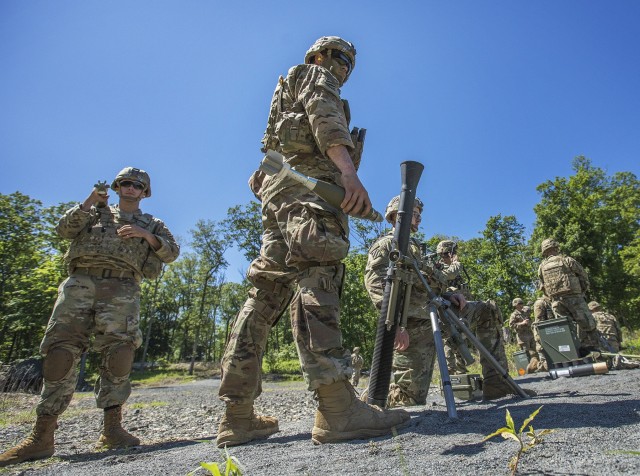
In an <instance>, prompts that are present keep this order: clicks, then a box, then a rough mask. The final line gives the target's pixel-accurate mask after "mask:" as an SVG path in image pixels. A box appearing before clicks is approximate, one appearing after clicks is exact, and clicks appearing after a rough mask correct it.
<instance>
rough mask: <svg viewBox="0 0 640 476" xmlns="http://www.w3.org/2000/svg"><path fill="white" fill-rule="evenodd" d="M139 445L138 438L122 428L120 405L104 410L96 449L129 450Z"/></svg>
mask: <svg viewBox="0 0 640 476" xmlns="http://www.w3.org/2000/svg"><path fill="white" fill-rule="evenodd" d="M139 444H140V439H139V438H136V437H135V436H133V435H132V434H131V433H129V432H128V431H127V430H125V429H124V428H122V405H116V406H113V407H109V408H105V409H104V425H103V428H102V433H101V434H100V438H98V442H97V443H96V448H97V449H106V448H129V447H131V446H138V445H139Z"/></svg>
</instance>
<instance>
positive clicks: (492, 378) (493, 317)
mask: <svg viewBox="0 0 640 476" xmlns="http://www.w3.org/2000/svg"><path fill="white" fill-rule="evenodd" d="M452 309H453V310H454V312H456V314H458V316H459V317H460V318H461V319H464V320H465V321H466V322H467V323H468V326H469V330H470V331H471V332H473V333H474V334H475V336H476V337H477V339H478V340H479V341H480V344H482V346H483V347H484V348H485V349H487V350H488V351H489V352H490V353H491V355H492V356H493V357H494V359H496V360H497V361H498V363H499V364H500V366H501V367H502V368H503V369H505V370H506V369H508V368H509V367H508V363H507V355H506V354H505V351H504V343H503V341H502V335H501V334H502V316H501V314H500V310H499V309H498V307H497V306H496V304H495V303H494V302H493V301H491V300H489V301H468V302H467V305H466V306H465V307H464V309H463V310H462V312H460V311H459V310H458V309H457V308H452ZM480 366H481V367H482V378H483V386H484V387H485V388H489V387H494V388H502V387H505V386H507V384H506V383H505V382H504V381H503V379H502V376H501V375H500V373H499V372H498V371H497V370H495V369H494V368H493V367H492V366H491V363H490V361H489V359H487V358H486V357H484V356H483V355H482V354H480ZM509 388H510V387H509Z"/></svg>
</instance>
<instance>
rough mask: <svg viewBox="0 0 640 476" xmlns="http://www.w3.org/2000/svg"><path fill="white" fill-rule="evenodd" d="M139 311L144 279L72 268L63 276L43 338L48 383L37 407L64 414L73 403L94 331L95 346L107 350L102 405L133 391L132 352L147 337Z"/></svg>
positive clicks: (116, 402) (97, 389)
mask: <svg viewBox="0 0 640 476" xmlns="http://www.w3.org/2000/svg"><path fill="white" fill-rule="evenodd" d="M139 315H140V284H139V283H138V282H137V281H136V280H135V279H129V278H125V279H120V278H98V277H94V276H86V275H75V274H72V275H71V276H70V277H69V278H67V279H66V280H64V281H63V282H62V284H61V285H60V287H59V288H58V300H57V301H56V304H55V306H54V308H53V313H52V314H51V318H50V319H49V323H48V325H47V330H46V332H45V335H44V338H43V340H42V343H41V344H40V352H41V353H42V354H43V355H44V356H45V358H44V365H43V367H44V371H43V374H44V386H43V388H42V393H41V395H40V402H39V403H38V406H37V408H36V413H37V414H38V415H60V414H61V413H62V412H64V411H65V409H66V408H67V407H68V406H69V402H70V401H71V397H72V396H73V393H74V391H75V387H76V381H77V378H78V375H77V372H78V362H79V361H80V356H81V355H82V353H83V352H85V351H86V350H88V349H89V346H90V339H91V337H92V336H93V343H92V344H91V348H92V350H94V351H96V352H100V353H102V363H101V365H100V376H99V379H98V381H97V383H96V386H95V396H96V403H97V406H98V408H107V407H110V406H113V405H121V404H123V403H124V402H125V401H126V400H127V398H129V395H130V394H131V384H130V383H129V373H130V372H131V364H132V362H133V353H134V350H135V349H136V348H138V347H140V344H141V343H142V333H141V332H140V329H139V325H138V321H139Z"/></svg>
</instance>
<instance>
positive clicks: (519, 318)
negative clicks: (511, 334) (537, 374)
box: [509, 309, 538, 359]
mask: <svg viewBox="0 0 640 476" xmlns="http://www.w3.org/2000/svg"><path fill="white" fill-rule="evenodd" d="M509 327H510V328H511V329H513V331H515V333H516V339H517V344H518V345H519V346H520V349H521V350H524V351H526V352H527V355H528V356H529V358H530V359H531V358H533V357H535V358H538V355H537V352H536V344H535V338H534V336H533V330H532V327H531V324H530V322H529V316H527V315H526V313H525V312H524V311H519V310H517V309H516V310H515V311H513V312H512V313H511V316H510V317H509Z"/></svg>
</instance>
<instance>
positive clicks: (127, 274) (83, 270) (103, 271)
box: [71, 268, 136, 279]
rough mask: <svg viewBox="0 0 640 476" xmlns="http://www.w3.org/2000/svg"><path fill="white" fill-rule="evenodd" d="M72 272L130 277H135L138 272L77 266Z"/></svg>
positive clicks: (108, 276)
mask: <svg viewBox="0 0 640 476" xmlns="http://www.w3.org/2000/svg"><path fill="white" fill-rule="evenodd" d="M71 274H86V275H88V276H96V277H98V278H129V279H134V278H135V277H136V274H135V273H134V272H133V271H121V270H119V269H109V268H75V269H74V270H73V272H72V273H71Z"/></svg>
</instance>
